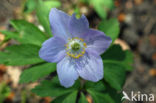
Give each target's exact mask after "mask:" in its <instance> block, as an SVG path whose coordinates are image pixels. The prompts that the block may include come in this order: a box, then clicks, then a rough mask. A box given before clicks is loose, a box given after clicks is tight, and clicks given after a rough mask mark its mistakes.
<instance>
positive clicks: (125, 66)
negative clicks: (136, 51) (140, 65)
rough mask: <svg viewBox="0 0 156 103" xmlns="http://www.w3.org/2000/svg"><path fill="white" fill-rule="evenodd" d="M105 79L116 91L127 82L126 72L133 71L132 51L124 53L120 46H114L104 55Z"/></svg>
mask: <svg viewBox="0 0 156 103" xmlns="http://www.w3.org/2000/svg"><path fill="white" fill-rule="evenodd" d="M102 58H103V63H104V79H105V80H106V81H107V82H108V83H109V84H110V85H111V86H112V87H113V88H115V89H116V90H121V89H122V86H123V85H124V82H125V78H126V77H125V73H126V70H132V69H133V68H132V56H131V52H130V51H128V50H127V51H123V50H122V49H121V47H120V46H119V45H112V46H111V47H110V48H109V49H108V50H107V51H106V52H105V53H104V54H103V55H102Z"/></svg>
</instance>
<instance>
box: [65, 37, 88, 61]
mask: <svg viewBox="0 0 156 103" xmlns="http://www.w3.org/2000/svg"><path fill="white" fill-rule="evenodd" d="M65 46H66V53H67V55H68V56H70V57H72V58H76V59H78V58H79V57H81V56H83V55H84V54H85V48H86V47H87V45H86V43H85V42H84V40H83V39H81V38H78V37H75V38H71V39H69V40H68V43H67V44H66V45H65Z"/></svg>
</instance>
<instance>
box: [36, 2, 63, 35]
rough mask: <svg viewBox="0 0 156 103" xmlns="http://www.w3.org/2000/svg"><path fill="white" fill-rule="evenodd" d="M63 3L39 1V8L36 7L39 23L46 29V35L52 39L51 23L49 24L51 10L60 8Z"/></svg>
mask: <svg viewBox="0 0 156 103" xmlns="http://www.w3.org/2000/svg"><path fill="white" fill-rule="evenodd" d="M60 5H61V3H60V2H59V1H58V0H51V1H50V0H49V1H44V2H43V1H42V0H38V3H37V6H36V14H37V17H38V20H39V22H40V23H41V25H42V26H43V27H44V29H45V33H46V34H47V35H48V36H49V37H51V36H52V35H51V29H50V23H49V12H50V10H51V8H54V7H59V6H60Z"/></svg>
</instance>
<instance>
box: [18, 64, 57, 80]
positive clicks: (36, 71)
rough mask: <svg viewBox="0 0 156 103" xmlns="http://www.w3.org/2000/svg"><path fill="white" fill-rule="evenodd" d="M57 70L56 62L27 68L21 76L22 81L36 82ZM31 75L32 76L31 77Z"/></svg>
mask: <svg viewBox="0 0 156 103" xmlns="http://www.w3.org/2000/svg"><path fill="white" fill-rule="evenodd" d="M55 70H56V64H55V63H44V64H41V65H37V66H33V67H31V68H28V69H25V70H24V71H23V72H22V74H21V76H20V83H28V82H34V81H36V80H38V79H40V78H41V77H45V76H47V75H48V74H50V73H51V72H54V71H55ZM30 77H31V78H30Z"/></svg>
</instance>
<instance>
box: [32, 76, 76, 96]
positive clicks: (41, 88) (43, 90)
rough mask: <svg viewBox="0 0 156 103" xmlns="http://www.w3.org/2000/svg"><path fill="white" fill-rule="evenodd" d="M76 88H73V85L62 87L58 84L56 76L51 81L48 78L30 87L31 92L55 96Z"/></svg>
mask: <svg viewBox="0 0 156 103" xmlns="http://www.w3.org/2000/svg"><path fill="white" fill-rule="evenodd" d="M75 85H76V84H75ZM76 89H77V88H75V87H74V86H73V87H71V88H64V87H63V86H61V85H60V82H59V80H58V78H54V79H53V80H51V81H48V80H45V81H42V82H41V84H40V85H38V86H36V87H35V88H34V89H32V92H33V93H35V94H37V95H39V96H42V97H46V96H51V97H57V96H61V95H64V94H67V93H71V92H72V91H74V90H76Z"/></svg>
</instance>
